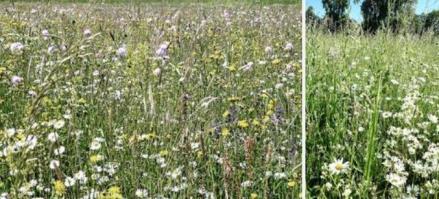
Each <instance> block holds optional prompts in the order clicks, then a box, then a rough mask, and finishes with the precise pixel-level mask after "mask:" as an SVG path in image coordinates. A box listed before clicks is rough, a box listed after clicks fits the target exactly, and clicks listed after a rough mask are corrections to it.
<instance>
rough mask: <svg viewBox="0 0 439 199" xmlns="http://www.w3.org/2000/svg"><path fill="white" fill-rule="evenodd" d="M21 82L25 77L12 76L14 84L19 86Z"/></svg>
mask: <svg viewBox="0 0 439 199" xmlns="http://www.w3.org/2000/svg"><path fill="white" fill-rule="evenodd" d="M21 82H23V78H22V77H20V76H16V75H14V76H12V78H11V83H12V85H14V86H17V85H18V84H20V83H21Z"/></svg>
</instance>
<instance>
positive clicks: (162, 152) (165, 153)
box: [160, 150, 169, 156]
mask: <svg viewBox="0 0 439 199" xmlns="http://www.w3.org/2000/svg"><path fill="white" fill-rule="evenodd" d="M167 155H169V151H168V150H161V151H160V156H167Z"/></svg>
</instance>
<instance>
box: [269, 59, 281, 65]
mask: <svg viewBox="0 0 439 199" xmlns="http://www.w3.org/2000/svg"><path fill="white" fill-rule="evenodd" d="M280 62H281V61H280V59H275V60H273V61H272V62H271V63H272V64H273V65H277V64H279V63H280Z"/></svg>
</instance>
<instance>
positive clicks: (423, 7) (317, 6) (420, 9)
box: [306, 0, 439, 21]
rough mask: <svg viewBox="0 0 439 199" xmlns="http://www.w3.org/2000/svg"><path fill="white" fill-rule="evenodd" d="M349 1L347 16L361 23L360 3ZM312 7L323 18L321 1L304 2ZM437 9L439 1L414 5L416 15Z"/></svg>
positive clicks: (419, 1)
mask: <svg viewBox="0 0 439 199" xmlns="http://www.w3.org/2000/svg"><path fill="white" fill-rule="evenodd" d="M350 1H351V3H350V4H351V7H350V10H349V15H350V16H351V18H353V19H355V20H356V21H362V20H363V17H362V16H361V9H360V6H361V2H362V1H361V2H360V3H358V4H354V1H353V0H350ZM309 6H312V7H313V8H314V12H315V13H316V14H317V15H318V16H323V15H324V14H325V9H324V8H323V5H322V0H306V7H309ZM438 9H439V0H418V3H417V4H416V14H420V13H428V12H431V11H432V10H438Z"/></svg>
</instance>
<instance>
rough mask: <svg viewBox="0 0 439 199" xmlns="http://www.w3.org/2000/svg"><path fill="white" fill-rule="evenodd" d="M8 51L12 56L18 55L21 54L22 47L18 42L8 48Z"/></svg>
mask: <svg viewBox="0 0 439 199" xmlns="http://www.w3.org/2000/svg"><path fill="white" fill-rule="evenodd" d="M9 49H10V50H11V53H12V54H14V55H20V54H21V53H23V49H24V45H23V44H22V43H20V42H15V43H12V44H11V45H10V46H9Z"/></svg>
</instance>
